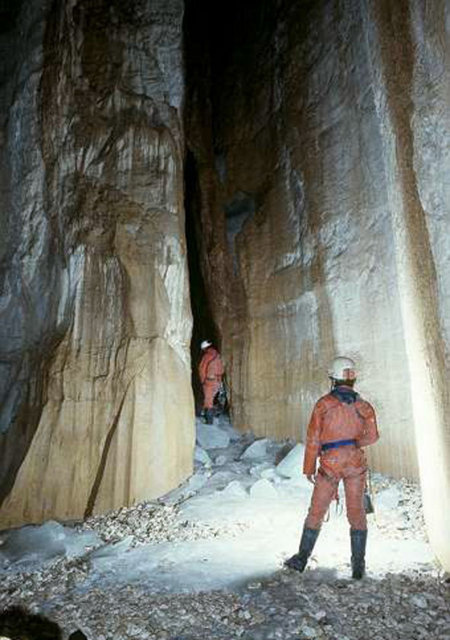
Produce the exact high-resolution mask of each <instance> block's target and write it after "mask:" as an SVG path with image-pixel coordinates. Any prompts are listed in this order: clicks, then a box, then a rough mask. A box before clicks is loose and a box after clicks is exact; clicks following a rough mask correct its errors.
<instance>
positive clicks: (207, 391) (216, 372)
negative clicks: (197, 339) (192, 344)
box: [198, 340, 224, 424]
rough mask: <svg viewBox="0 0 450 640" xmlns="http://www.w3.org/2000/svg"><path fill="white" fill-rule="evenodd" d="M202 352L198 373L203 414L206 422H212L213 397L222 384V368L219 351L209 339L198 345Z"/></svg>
mask: <svg viewBox="0 0 450 640" xmlns="http://www.w3.org/2000/svg"><path fill="white" fill-rule="evenodd" d="M200 348H201V350H202V352H203V355H202V358H201V360H200V364H199V366H198V374H199V377H200V382H201V384H202V387H203V414H204V416H205V421H206V423H207V424H213V422H214V398H215V397H216V394H217V393H218V391H219V389H220V387H221V385H222V377H223V374H224V368H223V363H222V358H221V357H220V353H219V352H218V351H217V349H215V348H214V347H213V345H212V343H211V342H210V341H209V340H203V342H202V343H201V345H200Z"/></svg>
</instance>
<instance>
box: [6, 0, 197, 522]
mask: <svg viewBox="0 0 450 640" xmlns="http://www.w3.org/2000/svg"><path fill="white" fill-rule="evenodd" d="M182 16H183V4H182V1H181V0H139V1H138V2H134V3H124V2H120V1H113V2H109V1H108V2H107V1H106V0H94V1H93V2H92V1H91V0H78V1H77V0H55V1H52V2H50V1H47V2H37V1H36V2H35V1H33V0H24V1H23V2H18V3H16V7H15V9H14V10H12V9H11V11H10V13H9V14H8V15H7V16H6V18H7V20H5V21H3V23H2V30H1V33H0V50H1V52H2V55H1V56H0V61H1V62H0V64H1V69H0V74H1V82H0V86H1V92H0V93H1V95H0V117H1V122H0V135H1V139H0V144H1V146H0V169H1V176H2V177H1V180H2V182H1V185H0V188H1V191H0V216H1V226H2V236H1V245H0V259H1V271H0V273H1V282H2V288H1V299H0V305H1V313H2V316H1V317H2V322H1V324H0V369H1V371H0V372H1V376H0V384H1V387H0V393H1V398H2V401H1V404H0V432H1V435H0V500H1V501H2V505H1V512H0V513H1V515H0V528H1V527H5V526H9V525H17V524H20V523H22V522H37V521H41V520H43V519H45V518H50V517H51V518H79V517H82V516H83V515H84V514H86V513H92V512H98V511H105V510H107V509H111V508H115V507H118V506H122V505H129V504H132V503H134V502H136V501H138V500H142V499H147V498H152V497H155V496H158V495H161V494H162V493H164V492H166V491H168V490H169V489H171V488H173V487H174V486H176V485H177V484H178V483H179V482H181V481H182V480H183V479H184V478H185V477H187V475H189V473H190V472H191V468H192V450H193V439H194V411H193V400H192V390H191V384H190V356H189V341H190V334H191V324H192V319H191V312H190V304H189V293H188V281H187V266H186V265H187V262H186V247H185V240H184V212H183V157H184V148H183V135H182V122H181V108H182V100H183V93H184V88H183V65H182V32H181V26H182Z"/></svg>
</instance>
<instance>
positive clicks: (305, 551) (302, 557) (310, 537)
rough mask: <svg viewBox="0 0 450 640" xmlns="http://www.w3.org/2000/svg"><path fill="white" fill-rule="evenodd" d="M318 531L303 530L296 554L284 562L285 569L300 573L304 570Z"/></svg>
mask: <svg viewBox="0 0 450 640" xmlns="http://www.w3.org/2000/svg"><path fill="white" fill-rule="evenodd" d="M319 531H320V529H307V528H306V527H305V528H304V529H303V533H302V539H301V540H300V547H299V549H298V553H296V554H295V555H293V556H292V557H291V558H289V559H288V560H286V561H285V563H284V565H285V566H286V567H288V568H289V569H295V571H300V573H302V572H303V571H304V570H305V567H306V563H307V562H308V558H309V556H310V555H311V552H312V550H313V549H314V545H315V544H316V540H317V536H318V535H319Z"/></svg>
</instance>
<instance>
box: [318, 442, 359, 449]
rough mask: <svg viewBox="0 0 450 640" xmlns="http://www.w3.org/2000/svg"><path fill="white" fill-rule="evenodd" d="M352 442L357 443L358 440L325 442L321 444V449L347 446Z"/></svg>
mask: <svg viewBox="0 0 450 640" xmlns="http://www.w3.org/2000/svg"><path fill="white" fill-rule="evenodd" d="M350 444H356V440H336V441H335V442H324V443H323V445H322V446H321V450H322V451H327V450H328V449H337V448H338V447H346V446H347V445H350Z"/></svg>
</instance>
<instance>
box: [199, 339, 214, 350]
mask: <svg viewBox="0 0 450 640" xmlns="http://www.w3.org/2000/svg"><path fill="white" fill-rule="evenodd" d="M211 345H212V342H210V341H209V340H203V342H202V343H201V344H200V349H207V348H208V347H210V346H211Z"/></svg>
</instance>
